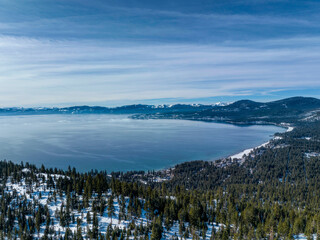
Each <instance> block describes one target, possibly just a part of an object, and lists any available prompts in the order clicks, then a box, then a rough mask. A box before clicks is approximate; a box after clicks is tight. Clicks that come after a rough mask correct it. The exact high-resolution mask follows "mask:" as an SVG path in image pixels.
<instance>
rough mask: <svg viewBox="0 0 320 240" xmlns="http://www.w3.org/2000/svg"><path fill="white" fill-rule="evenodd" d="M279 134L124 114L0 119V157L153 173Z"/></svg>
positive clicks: (267, 128)
mask: <svg viewBox="0 0 320 240" xmlns="http://www.w3.org/2000/svg"><path fill="white" fill-rule="evenodd" d="M283 131H284V129H282V128H278V127H275V126H245V127H239V126H234V125H229V124H220V123H208V122H198V121H186V120H132V119H129V118H127V116H124V115H38V116H37V115H36V116H1V117H0V158H1V159H7V160H11V161H14V162H17V163H20V162H21V161H24V162H30V163H34V164H36V165H38V166H40V165H41V164H44V165H45V166H46V167H57V168H63V169H66V168H67V167H68V166H69V165H70V166H74V167H76V168H77V170H80V171H89V170H91V169H98V170H107V171H108V172H110V171H118V170H121V171H129V170H152V169H155V170H157V169H161V168H165V167H170V166H174V165H175V164H177V163H181V162H185V161H191V160H214V159H218V158H221V157H225V156H229V155H231V154H235V153H237V152H240V151H241V150H244V149H247V148H251V147H254V146H257V145H260V144H262V143H264V142H266V141H268V140H269V139H270V138H271V137H272V135H273V134H274V133H275V132H283Z"/></svg>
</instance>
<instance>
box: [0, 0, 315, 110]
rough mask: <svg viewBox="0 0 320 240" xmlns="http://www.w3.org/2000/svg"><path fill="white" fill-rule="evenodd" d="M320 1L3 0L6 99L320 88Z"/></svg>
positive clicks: (191, 99)
mask: <svg viewBox="0 0 320 240" xmlns="http://www.w3.org/2000/svg"><path fill="white" fill-rule="evenodd" d="M319 22H320V2H319V1H301V0H299V1H297V0H290V1H289V0H288V1H287V0H269V1H266V0H245V1H238V0H232V1H226V0H198V1H194V0H192V1H190V0H183V1H182V0H176V1H174V0H164V1H163V0H162V1H154V0H140V1H135V0H126V1H124V0H123V1H122V0H113V1H109V0H104V1H102V0H101V1H100V0H91V1H89V0H87V1H85V0H68V1H65V0H63V1H58V0H55V1H54V0H0V106H2V107H5V106H69V105H82V104H87V105H105V106H114V105H123V104H132V103H147V104H148V103H149V104H162V103H178V102H183V103H213V102H218V101H226V102H228V101H235V100H238V99H253V100H259V101H268V100H274V99H280V98H284V97H290V96H296V95H303V96H313V97H320V91H319V90H320V80H319V76H320V67H319V66H320V24H319Z"/></svg>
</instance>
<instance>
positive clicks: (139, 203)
mask: <svg viewBox="0 0 320 240" xmlns="http://www.w3.org/2000/svg"><path fill="white" fill-rule="evenodd" d="M319 160H320V122H319V121H317V120H314V121H299V122H296V123H295V127H294V130H293V131H290V132H286V133H282V134H276V136H275V137H274V139H273V140H271V141H270V142H269V144H268V145H266V146H264V147H260V148H257V149H255V150H254V151H252V152H251V153H250V154H248V155H245V156H243V157H242V158H241V159H231V158H226V159H221V160H218V161H215V162H205V161H195V162H187V163H183V164H180V165H177V166H175V167H174V168H172V169H167V170H163V171H151V172H127V173H120V172H117V173H111V174H108V173H107V172H98V171H91V172H88V173H79V172H77V171H76V169H75V168H69V169H68V170H67V171H63V170H59V169H47V168H45V167H44V166H42V167H41V168H37V167H36V166H34V165H30V164H28V163H21V164H14V163H12V162H8V161H2V162H0V179H1V187H0V194H1V198H0V200H1V209H0V238H1V239H35V238H38V239H161V238H162V239H293V238H298V237H302V238H307V239H313V238H317V239H319V238H318V237H320V211H319V210H320V208H319V203H320V199H319V198H320V186H319V182H320V181H319V180H320V179H319V178H320V161H319Z"/></svg>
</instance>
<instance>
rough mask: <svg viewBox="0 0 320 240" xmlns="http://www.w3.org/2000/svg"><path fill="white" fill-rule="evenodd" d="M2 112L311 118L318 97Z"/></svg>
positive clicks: (319, 107) (7, 111)
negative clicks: (204, 103)
mask: <svg viewBox="0 0 320 240" xmlns="http://www.w3.org/2000/svg"><path fill="white" fill-rule="evenodd" d="M0 114H1V115H22V114H23V115H35V114H132V116H131V117H132V118H135V119H159V118H166V119H167V118H168V119H172V118H174V119H189V120H202V121H222V122H231V123H239V124H252V123H255V124H257V123H258V124H259V123H262V124H263V123H281V122H286V123H291V122H295V121H299V120H308V121H312V120H313V119H314V118H318V117H319V114H320V100H319V99H317V98H310V97H292V98H286V99H282V100H278V101H272V102H267V103H261V102H255V101H251V100H240V101H237V102H234V103H231V104H227V103H216V104H210V105H203V104H174V105H144V104H135V105H127V106H121V107H114V108H109V107H101V106H73V107H65V108H0Z"/></svg>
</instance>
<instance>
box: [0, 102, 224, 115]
mask: <svg viewBox="0 0 320 240" xmlns="http://www.w3.org/2000/svg"><path fill="white" fill-rule="evenodd" d="M228 104H229V103H221V102H219V103H214V104H208V105H204V104H171V105H167V104H163V105H145V104H133V105H126V106H120V107H101V106H72V107H63V108H57V107H53V108H46V107H38V108H18V107H12V108H0V114H2V115H18V114H25V115H28V114H89V113H91V114H138V113H146V114H150V113H165V112H186V111H203V110H207V109H213V108H215V107H218V106H226V105H228Z"/></svg>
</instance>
